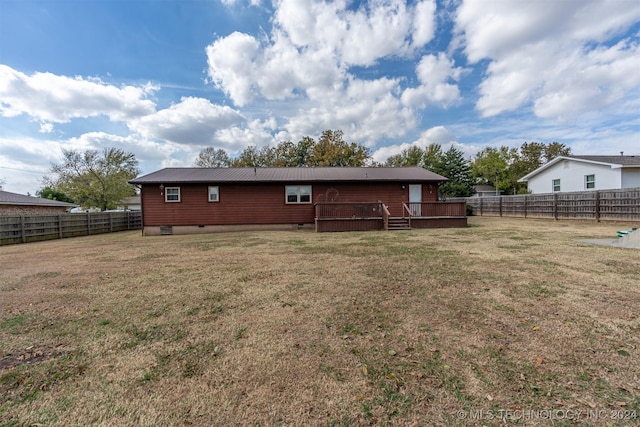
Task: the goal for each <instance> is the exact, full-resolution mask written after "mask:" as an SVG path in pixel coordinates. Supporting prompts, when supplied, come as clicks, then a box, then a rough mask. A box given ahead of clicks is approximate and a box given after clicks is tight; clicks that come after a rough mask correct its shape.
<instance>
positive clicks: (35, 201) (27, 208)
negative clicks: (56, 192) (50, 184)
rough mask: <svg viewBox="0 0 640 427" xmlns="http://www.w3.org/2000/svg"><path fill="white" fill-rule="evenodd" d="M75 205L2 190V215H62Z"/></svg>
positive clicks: (0, 213) (0, 208)
mask: <svg viewBox="0 0 640 427" xmlns="http://www.w3.org/2000/svg"><path fill="white" fill-rule="evenodd" d="M76 206H78V205H74V204H73V203H66V202H59V201H57V200H50V199H43V198H41V197H32V196H25V195H22V194H17V193H10V192H8V191H1V190H0V215H24V214H29V215H34V214H36V215H37V214H43V215H47V214H60V213H65V212H68V211H69V210H70V209H72V208H74V207H76Z"/></svg>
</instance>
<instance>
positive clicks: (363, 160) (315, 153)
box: [307, 130, 371, 166]
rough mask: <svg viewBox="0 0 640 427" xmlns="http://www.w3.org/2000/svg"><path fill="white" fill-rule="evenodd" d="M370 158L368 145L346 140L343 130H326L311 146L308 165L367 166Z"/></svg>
mask: <svg viewBox="0 0 640 427" xmlns="http://www.w3.org/2000/svg"><path fill="white" fill-rule="evenodd" d="M370 158H371V153H370V152H369V149H368V148H367V147H365V146H363V145H360V144H356V143H355V142H352V143H348V142H345V141H344V139H343V133H342V131H341V130H336V131H333V130H325V131H324V132H322V135H321V136H320V138H319V139H318V142H316V143H315V145H313V147H312V148H311V159H309V163H310V164H308V165H307V166H365V165H366V164H367V161H368V160H369V159H370Z"/></svg>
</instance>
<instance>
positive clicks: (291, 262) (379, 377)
mask: <svg viewBox="0 0 640 427" xmlns="http://www.w3.org/2000/svg"><path fill="white" fill-rule="evenodd" d="M469 224H470V226H469V227H468V228H465V229H436V230H411V231H406V232H405V231H402V232H364V233H358V232H352V233H314V232H309V231H291V232H286V231H279V232H242V233H221V234H209V235H192V236H163V237H145V238H143V237H141V236H140V233H139V232H123V233H114V234H108V235H99V236H90V237H80V238H72V239H64V240H57V241H49V242H41V243H30V244H25V245H14V246H6V247H0V267H1V268H0V425H2V426H13V425H16V426H18V425H20V426H21V425H65V426H66V425H118V426H121V425H146V426H158V425H198V426H200V425H202V426H208V425H233V424H235V425H261V426H272V425H319V426H348V425H399V426H400V425H402V426H404V425H416V426H422V425H425V426H429V425H443V426H445V425H447V426H448V425H460V426H464V425H487V426H499V425H504V424H505V423H506V424H508V425H552V424H553V425H560V426H562V425H567V426H568V425H603V426H604V425H629V424H633V423H635V422H637V419H636V418H637V416H638V415H640V414H639V412H640V349H639V346H640V318H639V317H638V316H640V280H639V278H640V251H639V250H633V249H618V248H612V247H605V246H595V245H589V244H585V243H579V242H576V241H575V239H579V238H615V234H616V230H618V229H621V228H628V227H629V224H611V223H600V224H596V223H592V222H569V221H566V222H563V221H561V222H553V221H548V220H521V219H507V218H487V217H484V218H478V217H473V218H470V221H469Z"/></svg>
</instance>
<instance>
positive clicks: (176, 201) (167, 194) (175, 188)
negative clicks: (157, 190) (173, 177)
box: [164, 187, 181, 203]
mask: <svg viewBox="0 0 640 427" xmlns="http://www.w3.org/2000/svg"><path fill="white" fill-rule="evenodd" d="M169 190H178V191H177V193H176V194H171V196H178V198H177V199H176V200H173V199H172V200H169ZM180 199H181V197H180V187H165V189H164V201H165V202H167V203H178V202H180Z"/></svg>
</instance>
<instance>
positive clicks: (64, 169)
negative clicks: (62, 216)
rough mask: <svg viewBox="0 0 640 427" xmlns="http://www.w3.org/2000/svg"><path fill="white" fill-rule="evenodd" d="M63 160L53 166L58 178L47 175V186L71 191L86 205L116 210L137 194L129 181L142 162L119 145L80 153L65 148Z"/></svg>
mask: <svg viewBox="0 0 640 427" xmlns="http://www.w3.org/2000/svg"><path fill="white" fill-rule="evenodd" d="M62 155H63V161H62V163H60V164H53V165H52V166H51V173H52V174H55V175H56V176H57V178H54V179H49V178H47V177H45V178H44V179H43V181H44V182H45V185H47V186H50V187H52V188H54V189H55V190H56V191H60V192H62V193H65V194H67V195H68V196H69V197H71V198H72V199H73V200H75V203H78V204H79V205H80V206H82V207H84V208H88V207H93V206H95V207H98V208H100V209H101V210H106V209H114V208H115V207H116V203H117V202H118V201H120V200H122V199H123V198H124V197H127V196H133V195H135V189H134V187H133V186H132V185H130V184H129V183H128V181H129V180H130V179H133V178H135V177H136V176H137V175H138V173H139V170H138V161H137V160H136V158H135V156H134V155H133V154H131V153H125V152H124V151H122V150H120V149H117V148H105V149H104V150H103V151H102V152H101V153H99V152H98V151H94V150H87V151H85V152H80V151H76V150H65V149H63V150H62Z"/></svg>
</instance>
